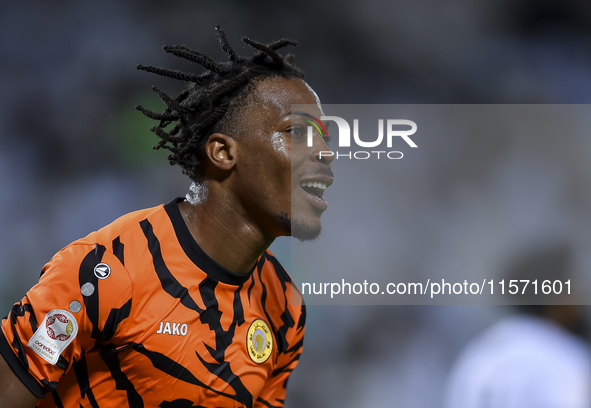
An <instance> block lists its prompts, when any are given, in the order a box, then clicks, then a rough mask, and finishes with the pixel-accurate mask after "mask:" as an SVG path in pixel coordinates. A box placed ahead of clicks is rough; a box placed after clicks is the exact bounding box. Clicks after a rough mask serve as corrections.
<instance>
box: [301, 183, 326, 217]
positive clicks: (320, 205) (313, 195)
mask: <svg viewBox="0 0 591 408" xmlns="http://www.w3.org/2000/svg"><path fill="white" fill-rule="evenodd" d="M332 181H333V180H332V177H329V176H325V175H320V176H318V177H315V178H313V179H307V180H302V181H300V187H301V188H302V190H304V192H305V193H306V198H308V200H309V201H310V203H311V204H312V205H313V206H314V207H316V208H317V209H319V210H321V211H324V210H326V208H327V207H328V203H327V202H326V200H325V199H324V197H323V195H324V191H325V190H326V189H327V188H328V187H329V186H330V185H331V184H332Z"/></svg>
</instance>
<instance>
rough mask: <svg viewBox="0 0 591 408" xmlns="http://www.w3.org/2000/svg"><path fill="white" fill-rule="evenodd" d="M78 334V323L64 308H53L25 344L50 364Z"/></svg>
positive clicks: (53, 362)
mask: <svg viewBox="0 0 591 408" xmlns="http://www.w3.org/2000/svg"><path fill="white" fill-rule="evenodd" d="M77 334H78V323H77V322H76V319H75V318H74V316H72V314H71V313H70V312H68V311H66V310H60V309H54V310H52V311H50V312H49V313H47V314H46V315H45V318H44V319H43V322H42V323H41V325H40V326H39V328H38V329H37V331H36V332H35V334H33V337H31V339H30V340H29V343H28V344H27V346H29V348H30V349H31V350H33V351H34V352H35V353H37V354H38V355H39V357H41V358H42V359H44V360H45V361H47V362H48V363H50V364H54V365H55V364H56V363H57V360H58V359H59V357H60V355H61V354H62V351H64V349H65V348H66V347H68V345H69V344H70V343H71V342H72V340H74V338H75V337H76V335H77Z"/></svg>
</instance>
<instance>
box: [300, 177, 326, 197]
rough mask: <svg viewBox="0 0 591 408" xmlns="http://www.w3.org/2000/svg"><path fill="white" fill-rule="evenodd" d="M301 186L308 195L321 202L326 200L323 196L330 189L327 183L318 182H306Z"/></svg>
mask: <svg viewBox="0 0 591 408" xmlns="http://www.w3.org/2000/svg"><path fill="white" fill-rule="evenodd" d="M300 185H301V186H302V189H303V190H304V191H305V192H306V193H308V194H311V195H313V196H315V197H317V198H318V199H320V200H324V199H323V198H322V195H323V194H324V190H326V189H327V188H328V185H326V184H325V183H321V182H318V181H304V182H302V183H301V184H300Z"/></svg>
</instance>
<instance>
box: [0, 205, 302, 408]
mask: <svg viewBox="0 0 591 408" xmlns="http://www.w3.org/2000/svg"><path fill="white" fill-rule="evenodd" d="M179 200H182V199H178V200H175V201H173V202H172V203H170V204H167V205H161V206H158V207H154V208H150V209H146V210H141V211H137V212H134V213H130V214H127V215H125V216H123V217H121V218H119V219H118V220H116V221H115V222H113V223H112V224H110V225H108V226H106V227H104V228H102V229H100V230H99V231H96V232H93V233H91V234H90V235H88V236H87V237H85V238H83V239H80V240H78V241H76V242H74V243H72V244H70V245H68V246H67V247H65V248H64V249H62V250H61V251H60V252H58V253H57V254H56V255H55V256H54V257H53V258H52V260H51V261H50V262H49V263H48V264H47V265H45V266H44V268H43V272H42V275H41V278H40V280H39V283H38V284H37V285H35V286H34V287H33V288H32V289H31V290H30V291H29V292H27V294H26V296H25V297H24V298H23V299H22V301H21V302H19V303H17V304H15V305H14V307H13V308H12V310H11V312H10V314H9V316H8V317H7V318H5V319H4V320H2V331H1V333H0V353H1V354H2V356H3V357H4V359H5V360H6V361H7V363H8V364H9V365H10V367H11V368H12V370H13V371H14V372H15V373H16V375H17V376H18V377H19V378H20V379H21V380H22V381H23V383H24V384H25V385H26V386H27V387H28V388H29V389H30V390H31V392H33V394H35V395H36V396H38V397H39V398H43V399H42V400H41V401H40V402H39V403H38V406H39V407H93V408H95V407H111V406H118V407H122V406H130V407H144V406H145V407H198V406H202V407H282V406H283V401H284V398H285V387H286V383H287V379H288V377H289V375H290V373H291V371H292V370H293V369H294V368H295V366H296V365H297V362H298V360H299V357H300V353H301V351H302V343H303V336H304V321H305V308H304V306H303V305H302V301H301V297H300V296H299V292H298V291H297V290H294V291H292V288H293V287H294V283H293V282H292V280H291V278H290V277H289V275H288V274H287V272H286V271H285V270H284V269H283V267H282V266H281V265H280V264H279V262H278V261H277V260H276V259H275V258H274V257H273V255H271V253H270V252H268V251H267V252H265V253H264V254H263V255H262V256H261V257H260V258H259V260H258V262H257V264H256V266H255V268H254V269H253V271H252V272H251V273H250V274H244V275H240V274H235V273H232V272H230V271H228V270H227V269H225V268H223V267H222V266H221V265H219V264H217V263H216V262H215V261H213V260H212V259H211V258H209V257H208V256H207V255H206V254H205V253H204V252H203V250H202V249H201V248H200V247H199V246H198V245H197V244H196V242H195V241H194V240H193V238H192V236H191V234H190V232H189V230H188V228H187V226H186V225H185V223H184V221H183V219H182V216H181V214H180V211H179V208H178V204H177V203H178V202H179ZM292 296H298V298H297V299H292Z"/></svg>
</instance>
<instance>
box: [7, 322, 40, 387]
mask: <svg viewBox="0 0 591 408" xmlns="http://www.w3.org/2000/svg"><path fill="white" fill-rule="evenodd" d="M0 355H2V357H4V360H6V364H8V366H9V367H10V368H11V370H12V372H13V373H14V374H15V375H16V376H17V377H18V379H19V380H21V382H22V383H23V384H24V385H25V386H26V387H27V388H28V389H29V391H31V393H32V394H33V395H34V396H36V397H37V398H43V397H45V395H46V394H47V393H48V392H49V391H48V390H46V389H45V388H43V387H42V386H41V385H40V384H39V383H38V382H37V380H36V379H35V377H33V376H32V375H31V373H29V371H28V370H27V369H26V368H25V367H24V366H23V365H22V363H21V361H20V360H19V359H18V357H17V356H16V355H15V354H14V352H13V351H12V348H11V347H10V345H9V344H8V340H6V337H5V336H4V332H3V331H2V330H0Z"/></svg>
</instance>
